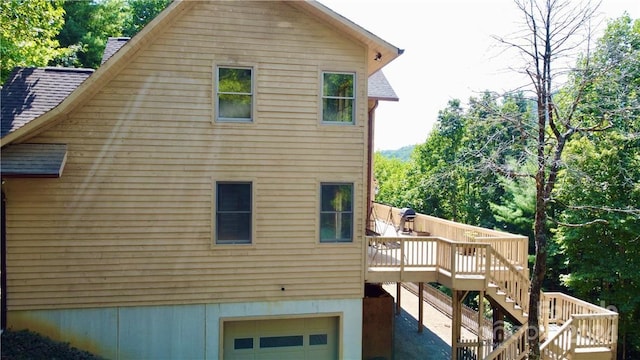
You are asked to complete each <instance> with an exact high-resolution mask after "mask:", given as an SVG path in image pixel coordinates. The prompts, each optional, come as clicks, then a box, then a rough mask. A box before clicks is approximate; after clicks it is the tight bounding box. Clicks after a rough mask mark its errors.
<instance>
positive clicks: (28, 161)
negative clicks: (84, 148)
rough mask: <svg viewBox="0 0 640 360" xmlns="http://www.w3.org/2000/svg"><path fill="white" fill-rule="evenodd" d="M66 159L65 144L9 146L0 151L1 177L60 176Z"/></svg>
mask: <svg viewBox="0 0 640 360" xmlns="http://www.w3.org/2000/svg"><path fill="white" fill-rule="evenodd" d="M66 159H67V145H65V144H11V145H9V146H7V147H5V148H3V149H2V156H1V157H0V174H2V176H3V177H21V178H25V177H27V178H28V177H50V178H56V177H60V176H61V175H62V169H63V168H64V163H65V161H66Z"/></svg>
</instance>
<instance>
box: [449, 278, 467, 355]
mask: <svg viewBox="0 0 640 360" xmlns="http://www.w3.org/2000/svg"><path fill="white" fill-rule="evenodd" d="M452 290H453V293H452V294H451V295H452V296H451V299H452V302H451V310H452V311H451V322H452V324H451V359H452V360H458V351H459V350H458V344H459V343H460V340H461V339H462V301H463V300H464V298H465V297H466V296H467V294H468V292H467V291H462V290H454V289H452Z"/></svg>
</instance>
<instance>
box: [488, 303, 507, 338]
mask: <svg viewBox="0 0 640 360" xmlns="http://www.w3.org/2000/svg"><path fill="white" fill-rule="evenodd" d="M491 309H492V310H493V347H494V348H496V347H498V346H499V345H500V344H502V342H503V341H504V312H503V311H502V308H501V307H500V306H497V305H494V304H491Z"/></svg>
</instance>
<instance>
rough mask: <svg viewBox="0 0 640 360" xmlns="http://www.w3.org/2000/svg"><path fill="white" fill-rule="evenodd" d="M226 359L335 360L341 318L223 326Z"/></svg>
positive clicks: (255, 322)
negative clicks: (287, 359) (291, 359)
mask: <svg viewBox="0 0 640 360" xmlns="http://www.w3.org/2000/svg"><path fill="white" fill-rule="evenodd" d="M223 336H224V358H225V359H228V360H231V359H234V360H235V359H242V360H245V359H276V360H281V359H283V358H295V359H310V360H316V359H317V360H322V359H327V360H328V359H336V358H337V356H338V318H337V317H314V318H299V319H298V318H296V319H270V320H246V321H229V322H225V323H224V335H223Z"/></svg>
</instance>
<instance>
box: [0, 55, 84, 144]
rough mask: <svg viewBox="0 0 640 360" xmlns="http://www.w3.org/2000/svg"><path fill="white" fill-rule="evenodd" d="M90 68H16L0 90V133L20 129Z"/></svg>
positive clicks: (57, 101)
mask: <svg viewBox="0 0 640 360" xmlns="http://www.w3.org/2000/svg"><path fill="white" fill-rule="evenodd" d="M92 73H93V69H75V68H58V67H46V68H16V69H14V70H13V71H12V72H11V74H9V78H8V79H7V81H6V82H5V84H4V86H3V87H2V90H1V91H0V99H2V101H1V104H0V134H1V136H3V137H4V136H5V135H7V134H9V133H11V132H14V131H16V130H18V129H20V128H21V127H22V126H24V125H26V124H27V123H29V122H30V121H31V120H33V119H35V118H37V117H39V116H40V115H42V114H44V113H46V112H47V111H49V110H51V109H53V108H54V107H56V106H57V105H58V104H60V103H61V102H62V101H63V100H64V99H65V98H66V97H67V96H69V94H71V92H73V91H74V90H75V89H76V88H77V87H78V86H80V84H82V82H83V81H85V80H86V79H87V78H88V77H89V75H91V74H92Z"/></svg>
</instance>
